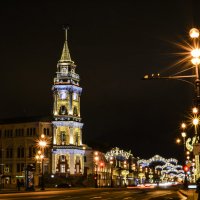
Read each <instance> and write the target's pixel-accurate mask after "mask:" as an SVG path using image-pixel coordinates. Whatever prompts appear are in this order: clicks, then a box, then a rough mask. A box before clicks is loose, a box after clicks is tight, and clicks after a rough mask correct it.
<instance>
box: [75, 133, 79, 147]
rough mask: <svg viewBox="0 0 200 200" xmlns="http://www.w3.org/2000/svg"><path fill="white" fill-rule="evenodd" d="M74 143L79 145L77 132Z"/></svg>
mask: <svg viewBox="0 0 200 200" xmlns="http://www.w3.org/2000/svg"><path fill="white" fill-rule="evenodd" d="M75 145H76V146H78V145H79V137H78V133H76V134H75Z"/></svg>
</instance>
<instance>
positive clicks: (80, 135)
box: [80, 129, 82, 146]
mask: <svg viewBox="0 0 200 200" xmlns="http://www.w3.org/2000/svg"><path fill="white" fill-rule="evenodd" d="M81 145H82V129H80V146H81Z"/></svg>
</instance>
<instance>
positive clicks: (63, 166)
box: [60, 164, 65, 173]
mask: <svg viewBox="0 0 200 200" xmlns="http://www.w3.org/2000/svg"><path fill="white" fill-rule="evenodd" d="M60 172H61V173H65V164H64V165H63V164H61V165H60Z"/></svg>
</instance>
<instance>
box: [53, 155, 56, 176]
mask: <svg viewBox="0 0 200 200" xmlns="http://www.w3.org/2000/svg"><path fill="white" fill-rule="evenodd" d="M52 173H53V174H55V173H56V162H55V154H54V153H53V154H52Z"/></svg>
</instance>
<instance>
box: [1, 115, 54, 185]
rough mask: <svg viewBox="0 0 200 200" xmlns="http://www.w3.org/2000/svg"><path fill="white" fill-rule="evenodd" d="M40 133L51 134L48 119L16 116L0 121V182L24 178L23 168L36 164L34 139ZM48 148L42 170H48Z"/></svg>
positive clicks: (14, 181) (6, 182)
mask: <svg viewBox="0 0 200 200" xmlns="http://www.w3.org/2000/svg"><path fill="white" fill-rule="evenodd" d="M41 134H44V135H46V136H47V137H51V136H52V124H51V121H50V119H47V118H41V117H31V118H28V117H27V118H16V119H9V120H3V121H1V122H0V163H1V166H0V178H1V183H2V184H15V183H16V180H17V179H19V180H22V179H23V180H24V179H25V169H26V168H27V167H28V166H33V167H35V166H36V160H35V154H36V149H37V148H36V140H37V139H38V138H39V136H40V135H41ZM50 155H51V154H50V149H47V150H46V156H45V157H46V159H45V163H44V171H50V167H51V166H50V162H49V159H50Z"/></svg>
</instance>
